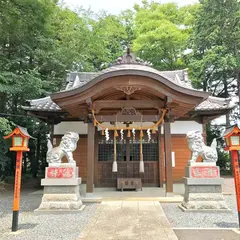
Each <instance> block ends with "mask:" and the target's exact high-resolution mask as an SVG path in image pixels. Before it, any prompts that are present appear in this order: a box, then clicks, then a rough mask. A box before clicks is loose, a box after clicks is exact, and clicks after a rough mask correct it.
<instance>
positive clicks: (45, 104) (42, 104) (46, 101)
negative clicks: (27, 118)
mask: <svg viewBox="0 0 240 240" xmlns="http://www.w3.org/2000/svg"><path fill="white" fill-rule="evenodd" d="M27 102H28V103H29V106H23V107H22V108H23V109H24V110H30V111H31V110H32V111H43V112H44V111H46V112H59V111H61V108H60V107H59V106H58V105H57V104H56V103H54V102H53V101H52V99H51V97H50V96H48V97H45V98H39V99H34V100H28V101H27Z"/></svg>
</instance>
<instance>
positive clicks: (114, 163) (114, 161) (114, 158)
mask: <svg viewBox="0 0 240 240" xmlns="http://www.w3.org/2000/svg"><path fill="white" fill-rule="evenodd" d="M116 133H117V131H116V130H115V131H114V138H113V140H114V153H113V165H112V172H117V171H118V170H117V139H116V137H117V136H116ZM117 135H118V133H117Z"/></svg>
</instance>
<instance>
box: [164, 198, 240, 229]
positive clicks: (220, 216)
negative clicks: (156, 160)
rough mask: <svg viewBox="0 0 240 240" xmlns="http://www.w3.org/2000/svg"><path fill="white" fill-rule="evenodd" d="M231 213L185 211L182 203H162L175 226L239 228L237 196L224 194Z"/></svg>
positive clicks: (172, 224)
mask: <svg viewBox="0 0 240 240" xmlns="http://www.w3.org/2000/svg"><path fill="white" fill-rule="evenodd" d="M224 198H225V201H226V203H227V205H228V207H229V208H230V209H231V210H232V212H230V213H193V212H183V211H182V210H181V209H180V208H179V207H178V205H179V204H180V203H161V205H162V207H163V210H164V212H165V214H166V216H167V218H168V220H169V222H170V224H171V226H172V227H173V228H238V215H237V206H236V196H235V195H226V196H224Z"/></svg>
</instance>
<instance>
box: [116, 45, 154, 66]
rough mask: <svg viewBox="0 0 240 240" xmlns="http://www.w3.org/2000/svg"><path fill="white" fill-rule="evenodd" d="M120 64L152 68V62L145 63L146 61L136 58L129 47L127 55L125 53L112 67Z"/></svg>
mask: <svg viewBox="0 0 240 240" xmlns="http://www.w3.org/2000/svg"><path fill="white" fill-rule="evenodd" d="M119 64H139V65H144V66H151V63H150V62H145V61H144V60H142V59H140V58H138V57H136V56H135V54H134V53H133V52H132V51H131V48H130V47H127V51H126V53H124V54H123V55H122V56H121V57H118V58H117V60H116V61H115V62H114V63H113V64H112V66H114V65H119Z"/></svg>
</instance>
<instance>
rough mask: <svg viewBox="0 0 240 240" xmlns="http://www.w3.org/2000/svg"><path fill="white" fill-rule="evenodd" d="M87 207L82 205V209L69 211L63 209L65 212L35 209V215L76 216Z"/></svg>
mask: <svg viewBox="0 0 240 240" xmlns="http://www.w3.org/2000/svg"><path fill="white" fill-rule="evenodd" d="M85 207H86V205H82V206H81V208H80V209H77V210H67V209H63V210H50V209H44V210H43V209H41V210H40V209H38V208H37V209H35V210H34V214H35V215H42V214H69V213H70V214H76V213H81V212H82V211H83V210H84V208H85Z"/></svg>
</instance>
